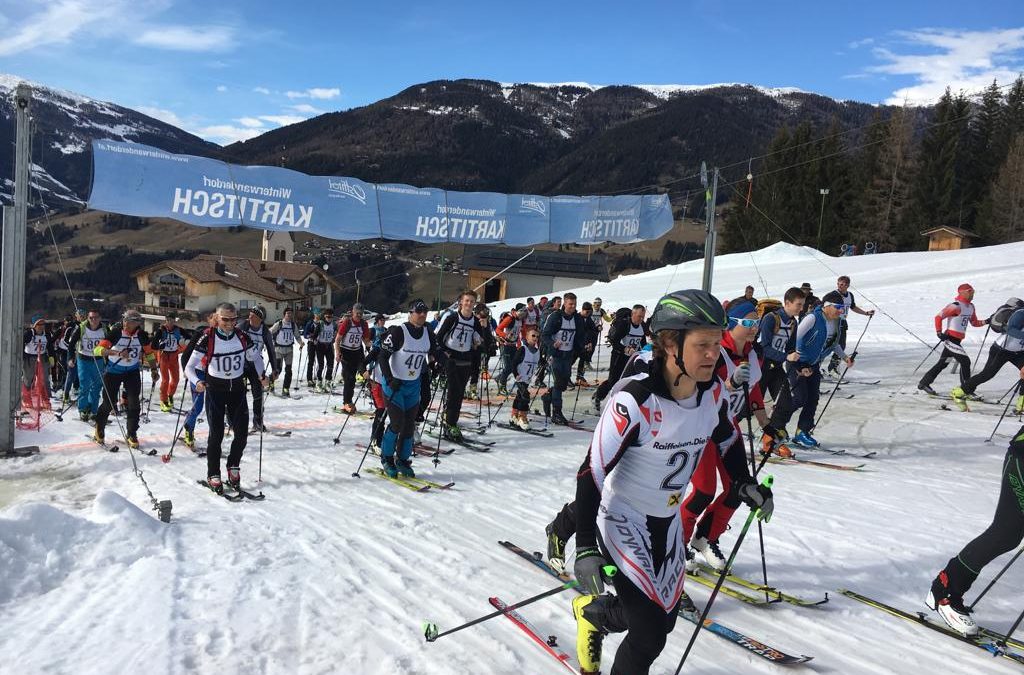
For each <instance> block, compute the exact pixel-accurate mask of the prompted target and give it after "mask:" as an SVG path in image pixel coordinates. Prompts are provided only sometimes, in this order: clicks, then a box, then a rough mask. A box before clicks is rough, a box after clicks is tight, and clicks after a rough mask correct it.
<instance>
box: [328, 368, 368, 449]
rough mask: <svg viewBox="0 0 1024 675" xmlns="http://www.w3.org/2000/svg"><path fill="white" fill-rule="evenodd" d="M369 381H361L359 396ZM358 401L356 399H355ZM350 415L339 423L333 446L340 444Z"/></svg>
mask: <svg viewBox="0 0 1024 675" xmlns="http://www.w3.org/2000/svg"><path fill="white" fill-rule="evenodd" d="M368 382H369V380H363V387H362V389H360V390H359V393H360V395H362V393H363V392H364V391H365V390H366V385H367V383H368ZM356 400H358V399H356ZM352 417H353V416H352V415H345V420H344V421H343V422H342V423H341V429H338V435H337V436H335V437H334V444H335V445H337V444H338V443H340V442H341V435H342V434H343V433H345V427H346V426H347V425H348V421H349V420H350V419H352Z"/></svg>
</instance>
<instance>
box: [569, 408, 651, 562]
mask: <svg viewBox="0 0 1024 675" xmlns="http://www.w3.org/2000/svg"><path fill="white" fill-rule="evenodd" d="M623 406H625V409H626V411H628V415H627V416H623V415H622V414H621V409H622V407H623ZM613 415H616V417H613ZM623 417H625V418H626V419H628V420H629V422H628V423H627V424H626V425H624V426H623V427H622V428H621V430H620V428H619V427H618V426H617V425H616V420H617V419H618V420H621V419H623ZM644 419H645V418H644V416H643V415H642V414H641V413H640V407H639V405H638V404H637V402H636V399H635V398H634V397H633V395H632V394H630V393H629V392H626V391H624V390H623V391H619V392H618V393H616V394H615V396H613V397H612V400H611V401H610V402H609V404H608V406H607V407H606V408H605V411H604V413H603V414H602V415H601V418H600V419H599V420H598V422H597V429H595V430H594V437H593V439H592V440H591V441H590V449H589V450H588V452H587V458H586V459H585V460H583V464H582V466H580V470H579V473H578V474H576V548H577V550H578V549H581V548H585V547H594V546H597V510H598V507H599V506H600V505H601V489H602V488H603V486H604V481H605V478H606V477H607V476H608V474H609V473H611V472H612V471H613V470H614V469H615V465H616V464H618V462H619V459H621V458H622V455H623V453H625V452H626V451H627V449H628V448H629V446H631V445H635V444H636V443H637V442H638V440H639V438H640V437H641V435H642V433H643V430H642V428H641V426H642V425H644V424H645V422H644Z"/></svg>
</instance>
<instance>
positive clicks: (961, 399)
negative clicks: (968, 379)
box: [949, 387, 971, 412]
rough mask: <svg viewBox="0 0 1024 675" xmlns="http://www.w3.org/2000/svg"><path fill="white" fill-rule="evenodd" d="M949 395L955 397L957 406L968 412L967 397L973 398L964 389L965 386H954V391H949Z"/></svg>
mask: <svg viewBox="0 0 1024 675" xmlns="http://www.w3.org/2000/svg"><path fill="white" fill-rule="evenodd" d="M949 397H950V398H951V399H953V403H954V404H955V405H956V407H958V408H960V410H962V411H963V412H967V411H968V410H969V409H968V407H967V399H968V398H971V395H970V394H968V393H967V392H965V391H964V390H963V387H953V391H951V392H949Z"/></svg>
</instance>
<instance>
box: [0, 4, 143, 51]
mask: <svg viewBox="0 0 1024 675" xmlns="http://www.w3.org/2000/svg"><path fill="white" fill-rule="evenodd" d="M42 5H43V8H42V10H41V11H37V12H31V13H28V14H27V15H26V16H24V17H23V18H22V19H21V20H20V21H11V22H8V23H7V24H6V25H5V26H4V31H3V35H2V37H0V56H9V55H11V54H15V53H18V52H22V51H29V50H32V49H38V48H41V47H46V46H49V45H55V44H65V43H67V42H69V41H70V40H71V38H72V37H74V35H75V34H76V33H78V32H80V31H82V30H83V29H85V28H87V27H89V26H90V25H91V24H96V23H100V22H104V21H108V20H111V19H115V18H116V17H117V16H118V15H119V14H120V13H121V12H122V10H126V9H128V5H127V3H126V2H123V1H119V0H112V1H111V2H106V3H102V4H100V3H95V2H89V1H88V0H56V1H54V2H47V3H42Z"/></svg>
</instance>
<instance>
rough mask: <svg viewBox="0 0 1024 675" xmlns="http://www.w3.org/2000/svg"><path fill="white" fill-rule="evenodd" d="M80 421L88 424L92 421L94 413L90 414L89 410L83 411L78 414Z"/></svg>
mask: <svg viewBox="0 0 1024 675" xmlns="http://www.w3.org/2000/svg"><path fill="white" fill-rule="evenodd" d="M78 419H80V420H82V421H83V422H88V421H89V420H91V419H92V413H91V412H89V411H88V410H83V411H81V412H80V413H78Z"/></svg>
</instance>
